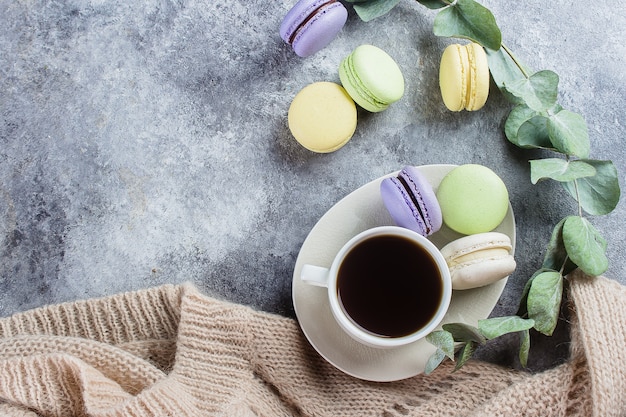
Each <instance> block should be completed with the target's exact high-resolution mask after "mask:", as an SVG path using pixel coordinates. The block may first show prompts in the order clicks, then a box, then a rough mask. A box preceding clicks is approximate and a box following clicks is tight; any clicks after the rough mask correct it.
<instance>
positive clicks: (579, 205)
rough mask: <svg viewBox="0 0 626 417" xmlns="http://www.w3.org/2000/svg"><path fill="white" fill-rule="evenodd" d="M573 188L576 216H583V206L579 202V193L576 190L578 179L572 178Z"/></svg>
mask: <svg viewBox="0 0 626 417" xmlns="http://www.w3.org/2000/svg"><path fill="white" fill-rule="evenodd" d="M574 190H576V202H577V203H578V216H579V217H583V208H582V205H581V204H580V194H579V192H578V181H577V180H574Z"/></svg>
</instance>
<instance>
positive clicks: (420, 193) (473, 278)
mask: <svg viewBox="0 0 626 417" xmlns="http://www.w3.org/2000/svg"><path fill="white" fill-rule="evenodd" d="M380 193H381V198H382V200H383V204H384V205H385V207H386V208H387V211H388V212H389V214H390V215H391V217H392V219H393V220H394V222H395V223H396V225H398V226H400V227H406V228H409V229H411V230H414V231H416V232H418V233H420V234H421V235H423V236H430V235H432V234H433V233H436V232H437V231H439V230H440V228H441V227H442V225H443V224H445V225H446V226H447V227H448V228H450V229H452V230H454V231H456V232H458V233H461V234H464V235H467V236H465V237H462V238H459V239H457V240H454V241H452V242H450V243H448V245H446V246H445V247H444V248H442V250H441V251H442V254H443V255H444V258H445V259H446V262H447V263H448V267H449V268H450V274H451V276H452V288H454V289H457V290H464V289H469V288H475V287H480V286H484V285H488V284H491V283H493V282H495V281H498V280H500V279H502V278H505V277H507V276H508V275H510V274H511V273H512V272H513V271H514V270H515V266H516V265H515V260H514V259H513V256H512V255H511V251H512V243H511V240H510V238H509V237H508V236H507V235H505V234H503V233H498V232H493V230H494V229H495V228H496V227H497V226H498V225H499V224H500V223H501V222H502V220H504V218H505V216H506V213H507V211H508V207H509V197H508V191H507V189H506V186H505V184H504V182H503V181H502V179H501V178H500V177H498V175H497V174H496V173H495V172H493V171H492V170H491V169H489V168H487V167H485V166H482V165H477V164H467V165H461V166H458V167H456V168H454V169H452V170H451V171H450V172H449V173H448V174H447V175H446V176H445V177H444V178H443V179H442V181H441V183H440V184H439V187H438V189H437V191H436V192H435V191H434V189H433V187H432V185H431V184H430V183H429V182H428V181H427V179H426V178H425V177H424V175H423V174H422V173H421V172H420V171H419V170H418V169H416V168H415V167H411V166H407V167H404V168H403V169H402V170H401V171H400V172H399V173H398V174H397V175H396V176H391V177H388V178H385V179H383V180H382V182H381V184H380Z"/></svg>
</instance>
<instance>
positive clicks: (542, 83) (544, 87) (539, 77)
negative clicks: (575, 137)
mask: <svg viewBox="0 0 626 417" xmlns="http://www.w3.org/2000/svg"><path fill="white" fill-rule="evenodd" d="M558 86H559V76H558V75H557V74H556V73H555V72H553V71H550V70H543V71H538V72H536V73H534V74H533V75H531V76H530V77H528V78H524V79H520V80H517V81H514V82H512V83H510V84H506V85H505V86H504V87H505V89H506V90H507V91H508V92H509V93H511V94H512V95H514V96H515V97H518V98H520V99H522V100H523V101H524V103H526V105H527V106H528V107H530V108H531V109H533V110H536V111H538V112H541V111H546V110H548V109H550V108H552V107H553V106H554V105H555V104H556V99H557V93H558Z"/></svg>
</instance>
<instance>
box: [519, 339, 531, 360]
mask: <svg viewBox="0 0 626 417" xmlns="http://www.w3.org/2000/svg"><path fill="white" fill-rule="evenodd" d="M519 339H520V343H519V361H520V364H521V365H522V366H523V367H524V368H526V366H527V365H528V353H529V352H530V331H529V330H522V331H521V332H519Z"/></svg>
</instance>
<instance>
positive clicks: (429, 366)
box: [424, 349, 446, 375]
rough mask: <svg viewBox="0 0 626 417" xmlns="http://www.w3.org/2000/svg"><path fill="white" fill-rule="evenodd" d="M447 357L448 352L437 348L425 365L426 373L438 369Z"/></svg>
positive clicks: (428, 373)
mask: <svg viewBox="0 0 626 417" xmlns="http://www.w3.org/2000/svg"><path fill="white" fill-rule="evenodd" d="M445 358H446V354H445V353H444V352H443V351H442V350H441V349H437V350H436V351H435V353H433V354H432V355H430V357H429V358H428V360H427V361H426V365H425V366H424V373H425V374H426V375H430V374H431V373H433V371H434V370H435V369H437V367H438V366H439V365H441V362H443V360H444V359H445Z"/></svg>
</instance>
